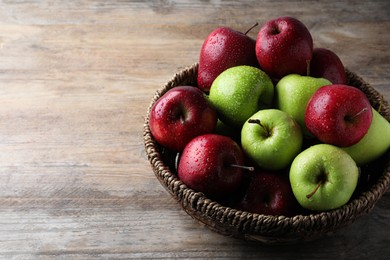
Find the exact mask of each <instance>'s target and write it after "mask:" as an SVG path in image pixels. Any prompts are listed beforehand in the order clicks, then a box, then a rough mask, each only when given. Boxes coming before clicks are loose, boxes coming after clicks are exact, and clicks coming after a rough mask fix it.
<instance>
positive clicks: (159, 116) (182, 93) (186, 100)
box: [149, 86, 217, 151]
mask: <svg viewBox="0 0 390 260" xmlns="http://www.w3.org/2000/svg"><path fill="white" fill-rule="evenodd" d="M216 124H217V113H216V111H215V109H214V108H213V107H212V106H211V105H210V103H209V102H208V100H207V98H206V96H205V94H204V93H203V92H202V91H201V90H200V89H198V88H197V87H192V86H177V87H174V88H172V89H170V90H168V91H167V92H166V93H165V94H164V95H163V96H161V97H160V98H159V99H158V100H157V101H156V103H154V105H153V107H152V109H151V112H150V118H149V126H150V131H151V133H152V135H153V137H154V138H155V139H156V141H157V142H158V143H159V144H161V145H163V146H164V147H166V148H168V149H170V150H173V151H182V150H183V149H184V147H185V146H186V144H187V143H188V142H189V141H191V139H193V138H194V137H196V136H198V135H202V134H207V133H212V132H213V131H214V129H215V126H216Z"/></svg>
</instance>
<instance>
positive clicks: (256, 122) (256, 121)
mask: <svg viewBox="0 0 390 260" xmlns="http://www.w3.org/2000/svg"><path fill="white" fill-rule="evenodd" d="M248 123H250V124H258V125H259V126H261V128H263V130H264V131H265V132H266V133H267V136H269V135H270V133H269V132H268V130H267V128H265V126H264V125H263V124H262V123H261V121H260V119H248Z"/></svg>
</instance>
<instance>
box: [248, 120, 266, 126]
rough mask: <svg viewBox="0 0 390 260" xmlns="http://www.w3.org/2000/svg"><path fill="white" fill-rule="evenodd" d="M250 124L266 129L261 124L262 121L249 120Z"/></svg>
mask: <svg viewBox="0 0 390 260" xmlns="http://www.w3.org/2000/svg"><path fill="white" fill-rule="evenodd" d="M248 123H250V124H258V125H259V126H261V127H262V128H264V126H263V125H262V124H261V121H260V119H248Z"/></svg>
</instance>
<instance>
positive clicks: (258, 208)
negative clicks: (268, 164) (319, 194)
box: [238, 171, 300, 216]
mask: <svg viewBox="0 0 390 260" xmlns="http://www.w3.org/2000/svg"><path fill="white" fill-rule="evenodd" d="M238 208H239V209H241V210H245V211H248V212H252V213H257V214H265V215H284V216H292V215H295V214H296V213H297V211H298V209H299V208H300V207H299V205H298V202H297V201H296V199H295V196H294V194H293V192H292V189H291V185H290V181H289V179H288V176H287V175H285V174H284V172H273V171H261V172H259V171H257V172H255V173H253V176H252V179H251V180H250V182H249V186H248V188H247V191H246V194H245V195H244V197H243V199H242V201H241V202H240V203H239V206H238Z"/></svg>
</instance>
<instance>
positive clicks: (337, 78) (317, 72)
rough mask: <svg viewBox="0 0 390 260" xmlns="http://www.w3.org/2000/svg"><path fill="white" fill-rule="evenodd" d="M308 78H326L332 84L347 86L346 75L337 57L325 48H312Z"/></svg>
mask: <svg viewBox="0 0 390 260" xmlns="http://www.w3.org/2000/svg"><path fill="white" fill-rule="evenodd" d="M309 74H310V76H312V77H315V78H326V79H327V80H329V81H330V82H332V83H333V84H347V74H346V73H345V68H344V65H343V63H342V62H341V60H340V58H339V56H337V54H336V53H334V52H333V51H331V50H328V49H325V48H314V50H313V57H312V59H311V61H310V73H309Z"/></svg>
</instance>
